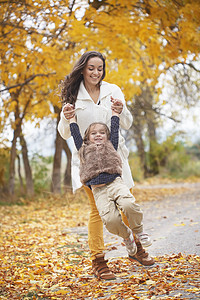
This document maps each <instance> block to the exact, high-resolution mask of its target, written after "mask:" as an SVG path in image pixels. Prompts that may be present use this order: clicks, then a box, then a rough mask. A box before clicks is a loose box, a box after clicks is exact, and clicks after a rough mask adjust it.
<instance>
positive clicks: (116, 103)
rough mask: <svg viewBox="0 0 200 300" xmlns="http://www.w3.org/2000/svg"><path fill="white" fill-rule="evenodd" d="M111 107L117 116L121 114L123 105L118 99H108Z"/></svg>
mask: <svg viewBox="0 0 200 300" xmlns="http://www.w3.org/2000/svg"><path fill="white" fill-rule="evenodd" d="M110 99H111V102H112V105H111V109H112V110H113V111H114V112H116V113H117V114H121V112H122V110H123V103H122V101H121V100H119V99H114V98H113V97H112V96H111V97H110Z"/></svg>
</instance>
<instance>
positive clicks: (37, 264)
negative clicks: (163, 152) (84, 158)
mask: <svg viewBox="0 0 200 300" xmlns="http://www.w3.org/2000/svg"><path fill="white" fill-rule="evenodd" d="M182 192H184V189H183V188H178V189H176V188H171V189H159V190H158V189H152V190H148V193H147V192H146V191H145V190H140V191H139V190H137V189H136V190H135V194H136V197H137V199H138V200H139V201H140V200H141V199H142V200H145V199H146V200H147V199H148V200H151V199H152V200H153V199H161V198H162V197H163V196H164V195H165V196H166V194H167V193H168V194H175V193H182ZM145 197H146V198H145ZM77 199H78V201H77ZM22 204H23V205H22ZM88 215H89V206H88V204H87V200H86V198H85V196H84V194H83V193H82V192H81V193H79V194H77V195H76V196H73V195H70V194H69V195H67V196H66V197H65V198H56V197H49V199H48V200H47V199H46V200H45V199H38V200H37V201H33V202H32V203H28V202H27V203H26V201H25V200H24V199H21V205H11V206H1V207H0V220H1V235H0V299H9V300H14V299H199V298H200V293H199V277H200V276H199V275H200V274H199V269H200V257H199V256H197V255H185V254H181V253H179V254H173V255H168V256H167V255H165V256H159V257H156V258H155V259H156V263H155V265H154V266H152V267H149V268H148V267H146V268H145V267H142V266H141V265H138V264H137V263H132V262H130V261H129V260H128V259H127V258H126V257H117V258H116V257H115V258H113V259H111V260H110V261H109V266H110V267H111V269H112V270H113V271H114V273H115V274H116V275H117V279H116V280H115V281H110V282H105V281H99V280H97V279H96V278H94V277H93V275H92V272H91V262H90V257H89V251H88V246H87V242H86V239H81V234H78V235H77V234H76V233H70V234H69V233H67V231H66V228H71V227H77V226H86V225H87V220H88ZM107 246H108V248H109V247H111V245H107Z"/></svg>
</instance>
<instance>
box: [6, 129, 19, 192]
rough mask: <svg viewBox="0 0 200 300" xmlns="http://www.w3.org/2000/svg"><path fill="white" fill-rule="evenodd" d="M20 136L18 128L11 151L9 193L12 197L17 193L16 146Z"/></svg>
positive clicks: (15, 131)
mask: <svg viewBox="0 0 200 300" xmlns="http://www.w3.org/2000/svg"><path fill="white" fill-rule="evenodd" d="M19 134H20V127H19V126H17V127H16V129H15V130H14V136H13V140H12V146H11V150H10V167H9V184H8V191H9V194H10V195H14V191H15V158H16V144H17V138H18V137H19Z"/></svg>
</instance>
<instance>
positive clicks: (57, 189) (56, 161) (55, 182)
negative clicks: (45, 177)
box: [51, 106, 64, 194]
mask: <svg viewBox="0 0 200 300" xmlns="http://www.w3.org/2000/svg"><path fill="white" fill-rule="evenodd" d="M54 112H55V113H56V114H57V123H56V128H57V126H58V123H59V121H60V112H61V109H60V108H59V107H58V106H54ZM63 141H64V140H63V138H62V137H61V136H60V134H59V132H58V130H56V139H55V154H54V158H53V171H52V181H51V191H52V193H55V194H60V193H61V158H62V149H63Z"/></svg>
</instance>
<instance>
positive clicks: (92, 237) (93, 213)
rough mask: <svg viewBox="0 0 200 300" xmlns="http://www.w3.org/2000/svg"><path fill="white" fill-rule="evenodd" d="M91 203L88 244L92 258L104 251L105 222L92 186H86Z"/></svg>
mask: <svg viewBox="0 0 200 300" xmlns="http://www.w3.org/2000/svg"><path fill="white" fill-rule="evenodd" d="M84 190H85V191H86V193H87V196H88V198H89V203H90V216H89V222H88V245H89V248H90V252H91V259H92V260H93V259H95V256H96V255H97V254H100V253H103V251H104V240H103V223H102V220H101V217H100V216H99V212H98V210H97V207H96V204H95V200H94V196H93V193H92V191H91V189H90V188H88V187H87V186H84Z"/></svg>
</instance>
